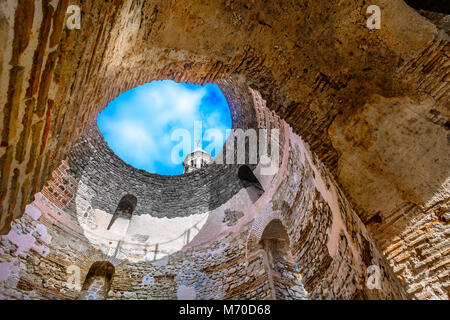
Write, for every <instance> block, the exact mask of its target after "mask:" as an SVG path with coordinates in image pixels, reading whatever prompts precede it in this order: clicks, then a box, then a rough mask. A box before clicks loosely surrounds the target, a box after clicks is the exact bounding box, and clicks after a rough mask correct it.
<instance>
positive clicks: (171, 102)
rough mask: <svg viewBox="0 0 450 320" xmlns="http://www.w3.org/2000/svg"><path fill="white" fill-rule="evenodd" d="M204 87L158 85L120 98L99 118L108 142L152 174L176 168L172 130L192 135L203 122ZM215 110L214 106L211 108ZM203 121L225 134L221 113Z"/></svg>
mask: <svg viewBox="0 0 450 320" xmlns="http://www.w3.org/2000/svg"><path fill="white" fill-rule="evenodd" d="M207 93H208V92H207V89H206V88H205V87H199V88H192V87H185V86H183V85H180V84H177V83H175V82H172V81H157V82H152V83H151V84H145V85H142V86H139V87H137V88H135V89H133V94H129V95H121V96H119V97H118V98H117V99H116V100H114V101H113V103H112V104H111V106H109V107H107V108H106V109H105V110H104V111H103V112H102V113H101V114H100V116H99V126H100V129H101V131H102V133H103V134H104V136H105V140H106V141H107V142H108V144H109V146H110V147H111V149H113V151H114V152H115V153H116V154H117V155H118V156H119V157H121V158H122V159H123V160H124V161H125V162H127V163H130V164H131V165H133V166H135V167H137V168H141V169H145V170H147V171H150V172H155V170H156V171H157V169H158V166H160V165H161V164H163V165H164V166H166V167H173V166H175V165H174V164H172V163H170V154H171V150H172V148H173V146H174V145H175V144H176V142H174V141H171V140H170V135H171V132H172V130H175V129H177V128H185V129H187V130H189V131H192V129H193V124H194V121H195V120H202V114H201V113H200V111H199V109H200V105H201V103H202V99H203V98H204V97H205V95H207ZM212 107H214V106H212ZM211 111H212V113H211V114H209V116H208V117H207V118H206V119H203V121H204V123H203V127H204V128H203V133H205V127H206V126H207V127H215V128H218V129H221V130H225V125H224V123H223V122H222V121H223V120H221V115H220V113H218V112H214V111H213V110H212V109H211Z"/></svg>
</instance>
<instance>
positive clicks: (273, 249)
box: [259, 219, 306, 300]
mask: <svg viewBox="0 0 450 320" xmlns="http://www.w3.org/2000/svg"><path fill="white" fill-rule="evenodd" d="M259 244H260V246H261V247H262V249H263V250H264V251H266V253H267V256H268V260H269V268H270V270H269V273H270V275H269V281H271V282H272V284H271V287H272V288H273V290H274V291H275V292H274V294H273V297H275V298H276V299H277V300H303V299H306V291H305V289H304V288H303V284H302V282H301V275H300V273H299V272H298V271H297V265H296V263H295V261H294V259H293V257H292V253H291V250H290V246H289V236H288V234H287V232H286V228H285V227H284V226H283V224H282V222H281V220H280V219H273V220H272V221H270V222H269V223H268V224H267V226H266V227H265V229H264V231H263V233H262V236H261V240H260V242H259Z"/></svg>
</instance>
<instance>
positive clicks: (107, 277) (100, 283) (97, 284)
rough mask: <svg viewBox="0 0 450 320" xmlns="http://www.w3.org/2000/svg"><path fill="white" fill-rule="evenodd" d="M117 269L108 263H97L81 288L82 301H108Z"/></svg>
mask: <svg viewBox="0 0 450 320" xmlns="http://www.w3.org/2000/svg"><path fill="white" fill-rule="evenodd" d="M114 272H115V267H114V265H113V264H112V263H111V262H108V261H96V262H94V263H93V264H92V265H91V267H90V268H89V271H88V274H87V275H86V278H85V280H84V283H83V286H82V287H81V293H80V298H79V299H80V300H106V298H107V296H108V291H109V289H110V288H111V281H112V277H113V275H114Z"/></svg>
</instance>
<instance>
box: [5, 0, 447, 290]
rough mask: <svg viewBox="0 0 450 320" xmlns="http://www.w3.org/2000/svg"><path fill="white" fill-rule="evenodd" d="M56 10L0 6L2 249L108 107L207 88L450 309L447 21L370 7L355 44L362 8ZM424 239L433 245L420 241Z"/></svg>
mask: <svg viewBox="0 0 450 320" xmlns="http://www.w3.org/2000/svg"><path fill="white" fill-rule="evenodd" d="M68 4H69V2H68V1H67V0H60V1H52V2H48V1H31V0H28V1H27V0H20V1H2V2H1V3H0V26H1V28H0V40H2V43H4V45H3V46H1V47H0V73H1V74H0V104H1V105H2V106H3V107H2V109H1V111H0V117H1V119H0V132H1V133H0V134H1V141H0V173H1V174H0V175H1V181H0V208H1V209H0V210H1V214H0V232H1V233H2V234H5V235H6V234H8V232H9V230H10V228H11V223H12V221H13V219H16V218H19V217H20V216H22V214H23V213H24V212H25V207H26V205H27V204H29V203H30V202H32V201H33V200H34V195H35V194H36V192H38V191H39V190H41V189H42V187H43V186H44V184H45V182H46V181H48V180H49V178H50V177H51V172H52V171H53V170H55V169H56V168H57V167H58V166H59V165H60V164H61V160H62V159H63V158H64V156H67V155H68V153H69V151H70V150H71V148H72V147H73V146H74V145H75V143H76V141H77V140H78V139H79V138H80V137H81V136H82V135H83V133H85V132H86V129H87V128H88V127H89V126H90V125H92V122H93V121H94V119H95V117H96V115H97V114H98V112H99V111H100V110H102V109H103V108H104V107H105V106H106V104H107V103H108V102H109V101H111V100H112V99H113V98H114V97H116V96H117V95H118V94H119V93H121V92H123V91H125V90H127V89H130V88H132V87H135V86H137V85H139V84H142V83H145V82H149V81H152V80H156V79H173V80H176V81H187V82H193V83H207V82H217V83H218V84H219V86H220V87H221V89H222V90H223V92H224V94H225V96H226V98H227V101H228V102H229V104H230V106H231V107H232V108H234V109H233V111H232V115H235V118H234V119H233V123H234V124H236V126H237V127H239V126H240V125H242V124H243V125H244V126H245V125H249V124H250V123H256V122H258V120H257V119H256V117H247V116H242V115H243V114H246V113H245V108H251V104H250V103H247V102H248V101H251V100H252V99H251V96H250V95H247V96H243V98H240V97H241V96H240V95H239V94H238V93H239V92H242V90H243V89H242V88H247V87H248V86H251V87H252V88H253V90H257V91H259V92H260V93H261V95H262V97H263V98H264V99H265V100H266V101H267V106H268V108H269V109H271V110H274V111H276V112H277V114H278V116H279V117H281V118H282V119H284V120H286V121H287V122H288V123H289V125H290V126H291V127H292V128H293V130H294V132H296V133H297V134H299V135H300V136H301V137H302V139H303V140H304V141H305V142H306V143H308V144H309V146H310V148H311V152H312V153H314V154H315V156H317V159H318V160H320V161H321V163H323V165H324V166H326V168H327V170H328V171H329V172H330V174H331V175H332V176H334V177H335V178H336V181H337V184H338V185H339V186H340V188H342V192H339V193H340V194H341V193H342V195H345V196H346V197H347V198H348V200H349V201H350V202H351V205H352V206H353V207H354V208H355V210H356V212H357V214H358V215H359V216H360V217H361V219H362V221H363V222H364V223H366V224H367V226H368V228H369V229H370V231H371V233H372V235H373V239H376V241H377V243H378V245H379V246H380V247H381V248H383V249H384V248H390V246H391V245H394V246H395V245H397V244H398V239H397V238H396V237H404V238H402V239H401V240H402V241H403V242H402V243H403V245H404V246H405V248H404V249H405V255H406V257H405V258H404V259H401V258H402V257H403V256H399V257H397V256H396V255H395V253H391V254H389V253H386V257H387V258H388V260H389V261H390V263H391V264H392V265H393V266H395V265H396V264H399V265H400V266H401V265H405V266H406V265H407V266H408V267H409V268H410V269H408V270H406V272H408V274H402V275H399V276H400V277H402V279H405V281H406V282H407V285H408V286H414V285H415V284H416V285H417V286H418V289H417V290H416V289H409V290H412V291H413V292H414V293H415V294H416V296H417V297H418V298H429V297H438V298H448V281H449V280H448V268H449V264H448V259H446V256H447V254H448V242H446V239H448V224H447V221H448V219H447V218H445V217H447V216H448V199H449V190H450V188H449V185H448V183H449V180H448V178H449V177H448V167H449V165H448V163H449V160H448V154H450V152H449V151H450V144H449V142H448V141H449V140H448V137H449V133H448V128H449V108H448V107H449V92H450V85H449V72H450V69H449V50H450V45H449V38H448V35H447V34H446V33H445V32H444V31H443V30H439V29H438V27H444V28H445V27H446V24H445V21H443V22H442V21H441V20H440V19H439V20H437V19H435V18H433V17H432V16H430V15H428V16H429V17H431V21H432V22H435V23H436V24H437V25H438V27H437V26H435V25H434V24H433V23H432V22H430V21H429V20H427V19H426V18H424V17H422V16H421V15H419V14H418V13H417V12H416V11H415V10H414V9H412V8H411V7H409V6H408V5H406V4H405V3H404V2H403V1H401V0H389V1H387V0H386V1H385V0H378V1H376V4H377V5H379V6H380V8H381V13H382V26H381V29H380V30H368V29H367V28H366V26H365V24H366V19H367V15H366V13H365V12H366V8H367V6H368V5H369V4H368V3H366V2H365V1H360V0H352V1H346V2H339V1H338V2H330V1H325V0H320V1H314V2H310V1H300V2H298V1H297V2H292V1H289V0H285V1H277V2H271V3H267V2H258V1H240V0H224V1H215V2H212V3H210V2H199V1H172V2H169V1H165V0H160V1H143V0H142V1H131V0H128V1H117V0H115V1H109V2H105V1H100V0H88V1H83V2H82V3H81V1H74V2H71V4H78V5H80V7H81V8H82V12H83V16H82V27H81V29H80V30H68V29H67V28H65V27H64V22H65V21H64V14H65V11H66V8H67V6H68ZM236 82H239V83H240V84H239V85H235V83H236ZM245 90H246V89H245ZM240 121H242V123H240ZM339 190H340V189H339ZM56 197H58V198H60V199H61V201H62V200H63V199H64V198H65V197H66V196H65V195H62V194H58V193H57V195H56ZM342 197H343V198H345V197H344V196H342ZM436 220H437V222H436V223H435V224H432V225H431V226H430V227H427V226H428V224H429V223H430V222H432V221H436ZM424 228H425V229H424ZM422 229H424V230H430V231H433V235H427V236H426V237H425V238H420V237H421V236H419V237H417V235H416V234H421V232H419V231H421V230H422ZM413 235H414V236H413ZM347 238H348V237H347ZM416 238H417V239H419V240H418V242H414V241H416V240H417V239H416ZM423 239H427V240H428V241H429V242H427V241H426V240H423ZM422 240H423V241H424V242H425V243H420V242H421V241H422ZM291 241H292V239H291ZM346 241H348V239H347V240H346ZM338 243H342V245H339V248H341V247H342V248H341V249H339V252H341V253H342V252H345V250H347V251H348V249H346V246H345V245H344V243H345V241H344V240H342V241H338V242H336V245H335V247H336V248H338V245H337V244H338ZM436 243H439V245H437V244H436ZM434 244H436V245H434ZM386 246H387V247H386ZM402 248H403V247H402ZM336 250H337V249H336ZM402 250H403V249H402ZM394 251H395V250H394ZM395 252H397V251H395ZM396 260H399V261H398V262H396ZM403 270H405V269H403ZM429 286H431V287H432V289H430V290H431V291H430V290H429V289H428V288H429ZM422 291H423V292H422ZM425 292H428V293H425ZM422 293H423V294H422ZM446 295H447V296H446Z"/></svg>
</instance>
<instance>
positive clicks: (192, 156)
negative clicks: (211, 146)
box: [183, 141, 212, 173]
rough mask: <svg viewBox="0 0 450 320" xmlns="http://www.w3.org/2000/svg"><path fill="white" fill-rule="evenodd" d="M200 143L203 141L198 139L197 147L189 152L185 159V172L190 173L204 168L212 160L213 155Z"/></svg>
mask: <svg viewBox="0 0 450 320" xmlns="http://www.w3.org/2000/svg"><path fill="white" fill-rule="evenodd" d="M200 145H201V142H200V141H197V147H196V148H195V150H194V151H192V152H191V153H189V154H188V155H187V156H186V158H185V159H184V161H183V173H188V172H192V171H194V170H197V169H200V168H203V167H204V166H206V165H207V164H209V163H211V162H212V157H211V155H210V154H209V153H207V152H206V151H205V150H203V149H202V148H201V146H200Z"/></svg>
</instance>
